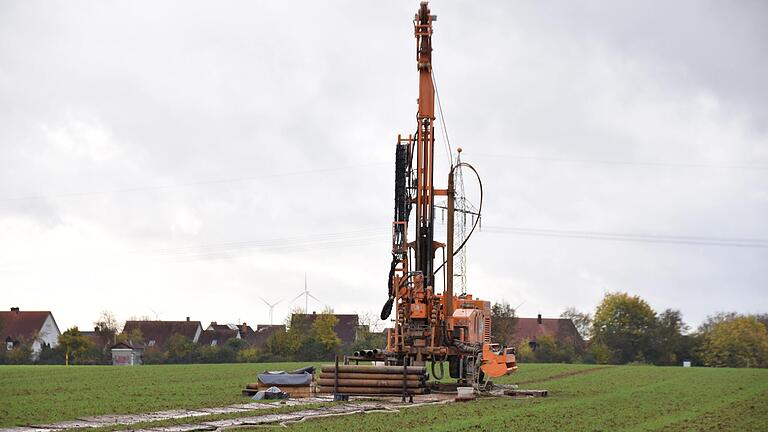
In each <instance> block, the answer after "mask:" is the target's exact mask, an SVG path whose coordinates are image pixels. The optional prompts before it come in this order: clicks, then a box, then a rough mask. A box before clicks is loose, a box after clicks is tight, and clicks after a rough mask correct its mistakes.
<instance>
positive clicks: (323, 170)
mask: <svg viewBox="0 0 768 432" xmlns="http://www.w3.org/2000/svg"><path fill="white" fill-rule="evenodd" d="M385 164H389V162H377V163H367V164H359V165H349V166H343V167H336V168H320V169H313V170H305V171H289V172H283V173H273V174H266V175H262V176H254V177H238V178H229V179H216V180H201V181H193V182H188V183H177V184H174V185H165V186H157V185H156V186H138V187H130V188H124V189H111V190H102V191H86V192H68V193H60V194H50V195H27V196H20V197H7V198H0V203H4V202H14V201H27V200H45V199H51V198H76V197H84V196H91V195H108V194H115V193H130V192H147V191H154V190H167V189H179V188H187V187H194V186H205V185H215V184H226V183H237V182H249V181H255V180H266V179H271V178H279V177H291V176H300V175H308V174H323V173H330V172H336V171H345V170H351V169H359V168H368V167H372V166H379V165H385Z"/></svg>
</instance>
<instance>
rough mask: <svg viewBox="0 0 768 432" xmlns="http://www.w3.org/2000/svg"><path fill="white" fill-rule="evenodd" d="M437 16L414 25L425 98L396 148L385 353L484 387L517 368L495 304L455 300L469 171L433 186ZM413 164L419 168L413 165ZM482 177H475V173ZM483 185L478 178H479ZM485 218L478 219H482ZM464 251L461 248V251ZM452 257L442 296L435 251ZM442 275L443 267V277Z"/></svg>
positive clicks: (422, 12) (427, 15)
mask: <svg viewBox="0 0 768 432" xmlns="http://www.w3.org/2000/svg"><path fill="white" fill-rule="evenodd" d="M436 19H437V17H436V16H435V15H432V14H431V12H430V10H429V7H428V4H427V2H422V3H421V6H420V8H419V10H418V11H417V13H416V16H415V17H414V20H413V25H414V35H415V37H416V65H417V70H418V72H419V99H418V111H417V114H416V121H417V128H416V133H415V135H413V134H411V135H408V136H407V137H405V136H403V135H398V139H397V144H396V148H395V215H394V222H393V223H392V263H391V266H390V272H389V278H388V294H389V299H388V300H387V302H386V304H385V305H384V308H383V309H382V312H381V318H382V319H387V318H389V316H390V315H391V312H392V309H393V308H394V309H395V324H394V328H393V329H391V331H390V332H389V335H388V343H387V352H388V353H390V354H391V356H392V357H393V358H394V360H395V361H396V362H397V363H398V364H409V365H424V364H425V363H426V362H427V361H431V362H432V365H433V366H432V368H433V375H434V374H435V364H439V365H440V371H441V373H440V374H438V375H440V376H437V377H436V378H438V379H439V378H442V374H443V372H442V368H443V367H442V365H443V362H444V361H448V364H449V373H450V376H451V377H453V378H458V379H459V381H463V382H468V381H470V382H479V381H482V379H483V375H488V376H492V377H496V376H501V375H504V374H507V373H510V372H513V371H514V370H515V369H517V366H516V362H515V356H514V350H513V349H511V348H504V347H500V346H498V345H497V344H491V343H490V342H491V340H490V335H491V327H490V326H491V310H490V309H491V307H490V302H488V301H482V300H479V299H473V297H472V295H471V294H465V293H462V294H461V295H459V296H455V295H454V294H453V255H454V253H455V252H454V250H453V218H454V212H455V208H454V193H455V191H454V186H453V178H454V170H455V169H457V168H460V167H462V166H463V167H467V168H469V169H471V170H472V171H474V168H472V166H471V165H469V164H466V163H461V162H460V163H457V164H456V165H453V166H451V169H450V172H449V174H448V187H447V188H446V189H436V188H435V187H434V174H435V173H434V147H435V138H434V131H435V125H434V122H435V87H434V81H433V75H432V31H433V29H432V23H433V22H434V21H435V20H436ZM414 159H415V166H414ZM475 173H476V171H475ZM478 179H479V177H478ZM435 196H446V197H447V210H448V232H447V238H448V239H447V242H446V244H442V243H439V242H436V241H435V240H434V234H435V229H434V211H435V201H434V200H435ZM414 204H415V206H416V212H415V213H416V214H415V216H416V217H415V220H414V221H413V226H414V228H415V231H416V233H415V238H414V240H413V241H411V242H409V241H408V227H409V222H410V216H411V212H412V207H413V206H414ZM478 217H479V215H478ZM462 246H463V244H462V245H461V246H459V248H461V247H462ZM440 248H445V253H446V256H447V259H446V262H445V263H443V264H444V265H445V268H444V269H443V271H444V274H445V272H447V277H446V278H445V289H444V292H441V293H438V292H436V289H435V287H436V284H435V282H436V279H435V266H434V261H435V251H436V250H437V249H440ZM440 268H443V266H442V265H441V266H440V267H438V270H439V269H440Z"/></svg>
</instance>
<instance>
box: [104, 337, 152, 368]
mask: <svg viewBox="0 0 768 432" xmlns="http://www.w3.org/2000/svg"><path fill="white" fill-rule="evenodd" d="M110 351H112V364H113V365H114V366H134V365H140V364H141V362H142V357H144V348H141V347H134V346H132V345H130V344H128V343H125V342H120V343H118V344H115V345H113V346H112V347H110Z"/></svg>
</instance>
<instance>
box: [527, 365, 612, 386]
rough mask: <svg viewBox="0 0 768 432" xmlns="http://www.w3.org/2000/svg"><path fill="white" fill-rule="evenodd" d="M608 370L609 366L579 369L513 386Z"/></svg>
mask: <svg viewBox="0 0 768 432" xmlns="http://www.w3.org/2000/svg"><path fill="white" fill-rule="evenodd" d="M608 368H609V366H599V367H593V368H589V369H581V370H575V371H570V372H563V373H559V374H557V375H551V376H548V377H544V378H535V379H530V380H526V381H520V382H517V383H515V384H517V385H523V384H534V383H540V382H546V381H553V380H557V379H561V378H568V377H572V376H576V375H585V374H590V373H594V372H597V371H601V370H603V369H608Z"/></svg>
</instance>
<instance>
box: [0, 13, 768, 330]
mask: <svg viewBox="0 0 768 432" xmlns="http://www.w3.org/2000/svg"><path fill="white" fill-rule="evenodd" d="M417 7H418V2H417V1H397V2H360V1H342V2H312V1H306V2H302V1H292V2H284V1H273V2H264V1H257V2H253V1H229V2H216V3H202V2H190V1H178V2H117V1H98V2H96V1H94V2H47V1H46V2H43V1H3V2H2V3H0V300H1V301H0V303H2V304H0V307H2V308H9V307H11V306H19V307H21V308H22V309H26V310H51V311H53V313H54V316H55V317H56V320H57V322H58V324H59V327H60V328H61V329H62V331H63V330H64V329H65V328H67V327H70V326H72V325H78V326H80V328H81V329H90V328H91V327H92V323H93V321H94V320H95V319H96V318H97V317H98V315H99V313H100V312H101V311H102V310H110V311H113V312H114V313H115V314H116V315H117V317H118V318H119V319H120V320H125V319H128V318H129V317H131V316H149V317H152V318H154V317H158V318H160V319H167V320H173V319H184V317H186V316H190V317H191V318H192V319H193V320H200V321H203V323H204V325H207V323H208V322H209V321H212V320H215V321H218V322H235V321H245V322H248V323H249V324H256V323H266V322H268V308H267V307H266V306H265V305H264V303H262V301H261V300H260V297H262V298H264V299H266V300H268V301H270V302H272V301H278V300H283V302H282V303H280V304H279V305H278V306H277V308H276V309H275V321H282V320H283V318H284V317H285V316H286V315H287V314H288V313H289V311H290V309H291V308H292V307H297V306H300V307H303V305H304V303H303V300H296V301H293V302H292V301H291V300H292V299H293V298H294V297H296V296H297V295H298V294H299V293H300V292H301V291H302V289H303V283H304V273H305V272H306V273H307V274H308V285H309V290H310V292H311V293H312V294H313V295H314V296H316V297H317V298H318V299H319V300H320V302H318V301H315V300H313V299H310V301H309V309H310V311H311V310H320V309H321V308H322V307H323V305H329V306H331V307H332V308H333V309H334V310H335V311H336V312H337V313H353V312H365V311H370V312H375V313H378V311H379V310H380V309H381V305H382V304H383V302H384V301H385V300H386V278H387V273H388V270H389V260H390V257H389V250H390V240H389V232H390V229H391V228H390V224H391V218H392V213H393V210H392V208H393V196H392V195H393V187H394V185H393V170H394V160H393V159H394V144H395V141H396V137H397V134H398V133H409V132H412V131H413V130H414V129H415V126H416V123H415V111H416V97H417V83H418V82H417V71H416V64H415V52H414V51H415V42H414V39H413V27H412V22H411V20H412V17H413V14H414V12H415V11H416V9H417ZM431 7H432V11H433V13H436V14H437V15H438V17H439V18H438V21H437V22H436V23H435V34H434V37H433V45H434V48H435V51H434V69H435V77H436V81H437V84H438V88H439V91H440V96H441V98H442V100H441V102H442V106H443V108H444V114H445V121H446V126H447V132H448V136H449V138H450V143H451V146H452V147H453V149H454V150H455V149H456V148H457V147H462V148H463V149H464V152H463V153H462V157H463V160H464V161H467V162H470V163H472V164H473V165H474V166H475V167H476V168H477V169H478V170H479V172H480V174H481V176H482V180H483V186H484V189H485V201H484V208H483V230H482V231H481V232H479V233H477V234H476V235H475V236H474V237H473V238H472V239H471V241H470V243H469V247H468V256H467V259H468V273H467V280H468V287H469V291H470V292H472V293H474V294H475V295H477V296H479V297H481V298H486V299H491V300H494V301H501V300H505V301H508V302H509V303H510V304H512V305H513V306H518V305H520V306H519V310H518V313H519V315H521V316H535V314H537V313H542V314H543V315H544V316H547V317H550V316H557V315H559V314H560V313H561V312H562V311H563V309H565V308H566V307H569V306H575V307H576V308H578V309H581V310H585V311H593V310H594V308H595V306H596V305H597V304H598V303H599V301H600V299H601V298H602V296H603V295H604V294H605V293H606V292H612V291H626V292H628V293H630V294H633V295H634V294H636V295H640V296H641V297H643V298H645V299H646V300H647V301H648V302H649V303H650V304H651V306H653V307H654V308H655V309H656V310H663V309H665V308H675V309H680V310H681V311H682V312H683V315H684V318H685V319H686V321H688V322H689V323H691V324H692V325H696V324H698V323H699V322H700V321H701V320H702V319H703V318H704V317H705V316H706V315H707V314H712V313H714V312H717V311H721V310H735V311H739V312H745V313H748V312H759V311H762V312H765V311H768V295H766V290H767V289H768V226H767V225H766V223H765V221H766V217H767V216H768V73H766V70H768V51H767V50H766V47H767V45H766V41H768V6H766V3H765V2H762V1H733V2H716V1H676V2H662V1H652V2H616V1H605V2H570V1H567V2H566V1H563V2H542V1H529V2H518V1H514V2H513V1H498V2H490V1H489V2H471V3H470V2H459V1H443V0H436V1H434V2H432V4H431ZM444 148H445V143H444V142H443V141H439V142H438V151H437V159H438V161H437V163H438V169H439V172H438V173H437V176H436V181H437V183H438V184H439V185H444V184H445V177H446V176H447V173H446V166H447V162H446V160H447V157H446V151H445V150H444ZM466 184H467V193H468V198H469V199H470V200H472V201H473V202H475V203H477V201H478V200H477V188H476V186H474V183H473V181H472V179H471V177H470V176H467V177H466ZM440 229H441V230H442V229H444V226H440ZM536 230H539V231H536ZM615 234H620V236H619V237H616V236H615ZM440 236H442V237H444V234H440ZM724 242H725V243H728V244H730V245H729V246H723V245H718V244H721V243H724Z"/></svg>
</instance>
